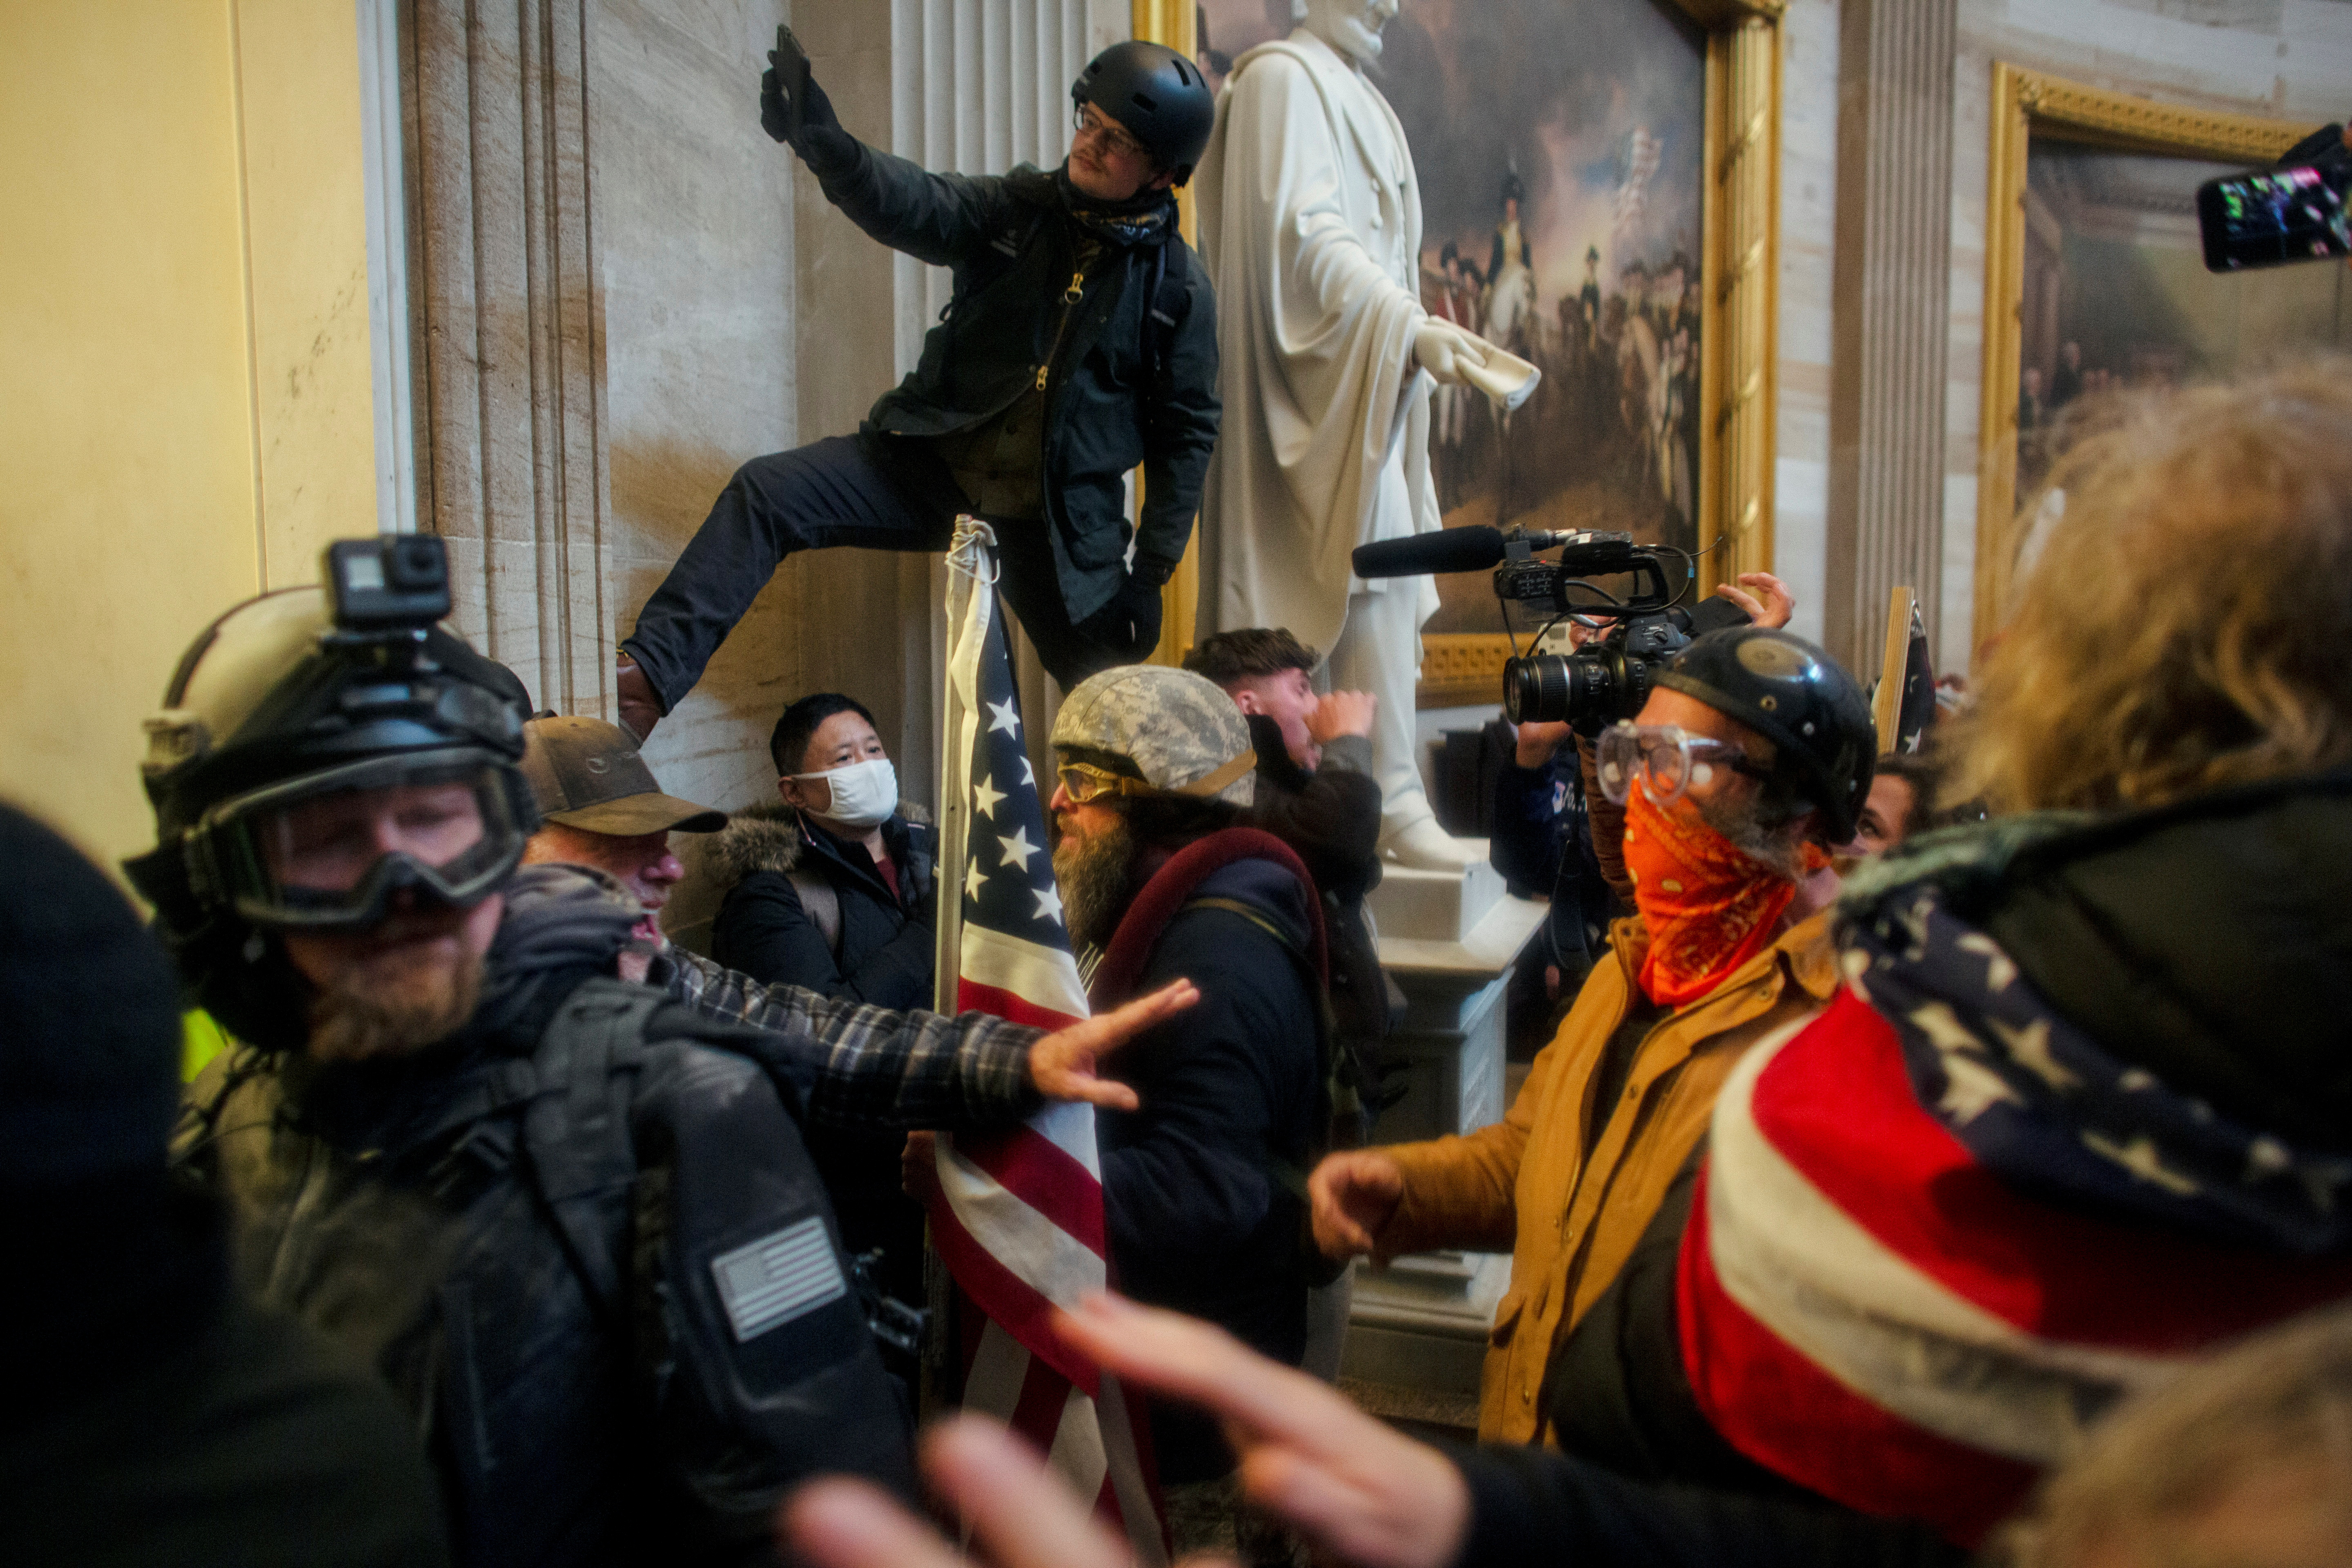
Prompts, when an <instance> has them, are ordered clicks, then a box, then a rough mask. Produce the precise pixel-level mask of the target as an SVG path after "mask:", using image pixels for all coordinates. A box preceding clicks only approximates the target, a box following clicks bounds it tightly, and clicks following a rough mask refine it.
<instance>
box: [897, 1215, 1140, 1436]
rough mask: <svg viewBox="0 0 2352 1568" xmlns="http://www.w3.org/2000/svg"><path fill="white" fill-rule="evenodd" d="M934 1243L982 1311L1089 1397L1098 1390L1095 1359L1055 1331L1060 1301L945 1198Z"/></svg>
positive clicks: (935, 1223) (933, 1222)
mask: <svg viewBox="0 0 2352 1568" xmlns="http://www.w3.org/2000/svg"><path fill="white" fill-rule="evenodd" d="M931 1246H932V1247H934V1248H936V1249H937V1250H938V1252H939V1255H940V1260H941V1261H943V1262H944V1263H946V1264H947V1266H948V1271H949V1272H950V1274H951V1275H953V1276H954V1277H955V1281H956V1283H957V1284H959V1285H961V1286H962V1287H963V1288H964V1290H965V1291H966V1292H967V1293H968V1294H969V1295H970V1296H971V1299H972V1300H973V1301H975V1302H977V1303H978V1304H979V1306H980V1310H982V1311H983V1312H985V1313H987V1314H988V1315H989V1316H990V1317H992V1318H993V1319H995V1320H996V1321H997V1322H999V1323H1000V1324H1002V1325H1003V1329H1004V1331H1005V1332H1006V1333H1008V1334H1011V1335H1012V1336H1013V1339H1014V1340H1015V1341H1017V1342H1019V1343H1020V1344H1021V1346H1022V1348H1023V1349H1024V1350H1026V1351H1027V1352H1029V1353H1030V1354H1031V1355H1033V1356H1036V1357H1039V1358H1040V1359H1042V1360H1044V1361H1045V1362H1047V1363H1051V1364H1052V1365H1053V1367H1054V1368H1055V1370H1056V1371H1058V1372H1059V1373H1061V1374H1062V1375H1063V1376H1064V1377H1066V1378H1068V1379H1069V1380H1070V1381H1071V1382H1072V1383H1075V1384H1077V1385H1078V1386H1079V1387H1080V1388H1082V1389H1084V1390H1085V1391H1086V1393H1087V1397H1088V1398H1092V1397H1093V1396H1094V1394H1095V1390H1096V1389H1097V1387H1098V1386H1099V1383H1098V1379H1097V1373H1096V1370H1095V1366H1094V1363H1091V1362H1089V1361H1087V1359H1086V1358H1085V1357H1084V1356H1082V1355H1079V1354H1078V1353H1077V1352H1075V1351H1073V1350H1071V1349H1070V1347H1069V1346H1067V1345H1066V1344H1064V1343H1063V1342H1062V1341H1061V1336H1059V1335H1058V1334H1056V1333H1055V1332H1054V1327H1053V1313H1054V1304H1053V1303H1052V1302H1051V1301H1048V1300H1045V1297H1043V1296H1041V1295H1039V1294H1038V1293H1037V1292H1036V1290H1035V1289H1033V1288H1032V1287H1031V1286H1030V1284H1029V1282H1028V1281H1027V1280H1025V1279H1022V1278H1021V1276H1019V1275H1018V1274H1015V1273H1013V1270H1011V1269H1010V1268H1006V1267H1005V1266H1004V1265H1003V1264H1002V1263H999V1262H998V1261H997V1260H996V1258H995V1256H994V1255H993V1254H992V1253H991V1252H990V1251H989V1250H988V1248H986V1247H982V1246H981V1244H980V1243H979V1242H978V1241H976V1240H975V1239H973V1237H972V1234H971V1232H970V1231H968V1230H966V1229H964V1227H963V1225H962V1223H961V1221H959V1220H958V1219H957V1218H956V1217H955V1213H954V1211H953V1210H952V1209H950V1207H949V1206H948V1205H947V1204H946V1202H945V1201H944V1200H942V1201H940V1202H939V1203H936V1204H934V1205H932V1206H931Z"/></svg>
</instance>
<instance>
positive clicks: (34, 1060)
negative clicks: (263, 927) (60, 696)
mask: <svg viewBox="0 0 2352 1568" xmlns="http://www.w3.org/2000/svg"><path fill="white" fill-rule="evenodd" d="M0 865H5V866H6V867H7V868H9V871H10V873H11V881H12V883H13V884H14V889H15V896H14V897H12V898H9V899H7V900H5V901H0V1020H5V1021H4V1022H0V1191H5V1192H11V1193H21V1192H23V1191H25V1190H26V1189H28V1188H53V1187H62V1186H68V1185H72V1184H78V1183H82V1182H87V1181H91V1180H95V1179H100V1178H108V1177H119V1176H122V1175H130V1174H136V1173H142V1172H152V1173H157V1174H160V1173H162V1171H163V1153H164V1146H165V1144H166V1143H167V1142H169V1140H170V1138H171V1134H172V1123H173V1118H174V1117H175V1115H176V1114H177V1108H178V1104H179V1097H180V1072H179V1063H180V1038H181V1033H180V1005H179V997H178V988H177V986H176V985H175V984H174V982H173V973H172V966H171V963H170V961H169V960H168V959H166V958H165V957H164V956H163V948H162V947H160V946H159V945H158V944H157V943H156V942H155V940H154V939H153V938H152V937H151V936H150V935H148V933H147V931H146V928H145V927H144V926H142V924H141V923H140V920H139V917H138V915H137V914H136V913H135V912H133V910H131V902H130V900H128V899H125V898H124V897H123V896H122V894H121V892H120V891H119V890H117V889H116V888H115V886H114V884H113V883H112V882H110V881H108V880H107V879H106V876H105V874H104V873H103V872H101V871H100V870H99V868H97V867H96V866H93V865H91V864H90V862H89V859H88V858H85V857H84V856H83V855H82V854H81V853H80V852H79V850H77V849H75V848H74V847H73V846H72V845H70V844H68V843H67V842H66V841H65V840H64V839H62V838H60V837H58V836H57V835H56V834H55V833H52V832H51V831H49V829H47V827H44V826H41V825H40V824H39V823H38V822H36V821H34V820H33V819H32V818H31V817H29V816H26V815H25V814H24V813H23V812H22V811H19V810H16V808H15V807H13V806H8V805H0Z"/></svg>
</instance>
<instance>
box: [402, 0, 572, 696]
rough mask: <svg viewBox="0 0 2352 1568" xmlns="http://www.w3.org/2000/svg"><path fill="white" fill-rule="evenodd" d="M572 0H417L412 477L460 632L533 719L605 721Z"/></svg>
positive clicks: (413, 74)
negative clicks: (418, 341)
mask: <svg viewBox="0 0 2352 1568" xmlns="http://www.w3.org/2000/svg"><path fill="white" fill-rule="evenodd" d="M586 13H587V6H586V4H585V0H471V3H467V0H416V3H415V7H414V10H413V13H412V23H411V28H412V31H411V38H410V41H411V44H412V47H413V51H414V52H413V54H412V57H411V63H412V66H413V68H412V70H411V71H410V72H409V73H408V81H409V83H410V84H411V85H410V91H411V93H412V94H413V101H414V103H415V135H416V140H417V157H416V158H415V165H414V166H415V179H416V184H417V192H418V198H419V199H418V203H417V205H416V207H415V210H414V217H413V221H414V222H415V225H416V226H417V234H418V240H419V243H418V245H417V247H416V248H417V251H418V252H419V255H418V258H417V259H418V263H419V265H418V270H417V274H416V276H415V277H414V278H413V279H411V281H412V284H413V285H414V286H415V290H416V308H417V309H418V310H421V312H422V315H423V320H424V323H425V332H424V338H425V353H424V371H423V374H421V375H420V376H419V377H418V378H417V380H418V383H419V384H418V387H417V397H418V402H419V405H420V407H421V411H422V412H421V416H420V420H419V422H420V424H421V425H422V426H424V439H423V441H422V442H421V443H420V450H419V452H418V454H417V462H416V466H417V468H418V470H419V471H418V489H419V491H420V492H421V496H422V500H423V510H424V511H425V521H426V525H427V526H428V527H429V528H431V530H432V531H435V532H436V533H438V534H440V535H441V537H442V538H443V539H445V540H446V541H447V542H448V544H449V553H450V567H451V574H452V577H453V582H452V589H453V594H454V597H455V600H456V612H455V615H454V616H453V617H452V620H453V622H454V624H455V625H456V626H457V629H458V630H460V631H461V632H463V633H464V634H465V635H466V636H467V637H468V638H469V639H471V640H472V641H473V642H474V643H475V644H476V646H478V647H480V648H482V649H483V651H485V652H487V653H488V654H489V655H490V656H491V657H492V658H498V659H500V660H502V661H504V662H505V663H506V664H507V665H509V666H510V667H511V668H513V669H514V671H515V673H516V674H517V675H519V676H520V677H521V678H522V679H523V681H524V683H525V684H526V685H528V686H529V687H530V689H531V692H532V694H533V695H534V696H535V697H537V698H538V700H540V702H541V704H542V705H544V706H548V707H553V708H557V709H561V710H564V711H566V712H575V713H593V714H599V715H609V713H610V710H611V707H610V705H611V682H612V674H611V668H612V650H613V644H614V613H613V606H612V605H611V604H610V603H609V602H608V599H607V592H606V584H607V582H608V565H609V559H608V548H607V542H606V537H605V531H604V526H603V522H604V517H605V516H606V515H607V513H608V511H609V506H608V503H607V500H606V495H605V488H606V474H605V468H604V414H603V409H602V406H601V405H600V396H599V395H600V391H601V383H602V380H603V376H602V370H603V366H602V356H603V352H604V345H603V343H602V342H601V341H600V336H599V332H598V324H597V320H596V309H595V300H594V298H593V286H592V279H593V265H592V260H591V247H590V226H589V166H588V113H587V100H586V95H585V91H584V83H585V61H584V43H585V37H586V24H587V16H586Z"/></svg>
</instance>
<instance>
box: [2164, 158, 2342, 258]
mask: <svg viewBox="0 0 2352 1568" xmlns="http://www.w3.org/2000/svg"><path fill="white" fill-rule="evenodd" d="M2347 197H2352V147H2347V146H2346V145H2345V141H2344V127H2343V126H2341V125H2328V126H2323V127H2322V128H2321V129H2319V130H2317V131H2315V132H2312V133H2311V134H2310V135H2309V136H2306V137H2305V138H2304V139H2303V140H2302V141H2301V142H2296V143H2295V144H2294V146H2293V147H2291V148H2289V149H2287V153H2286V156H2284V158H2281V159H2280V160H2279V161H2278V162H2277V163H2275V164H2273V166H2272V167H2270V168H2268V169H2260V170H2256V171H2254V172H2253V173H2252V174H2224V175H2222V176H2221V178H2220V179H2216V180H2208V181H2206V182H2205V183H2204V184H2201V185H2200V186H2198V187H2197V227H2198V231H2199V233H2200V236H2201V237H2202V238H2203V239H2204V242H2205V267H2206V269H2207V270H2208V271H2211V272H2235V271H2239V270H2241V269H2242V268H2249V267H2279V266H2284V264H2286V263H2287V262H2290V261H2317V260H2323V259H2326V258H2336V257H2345V256H2352V209H2347Z"/></svg>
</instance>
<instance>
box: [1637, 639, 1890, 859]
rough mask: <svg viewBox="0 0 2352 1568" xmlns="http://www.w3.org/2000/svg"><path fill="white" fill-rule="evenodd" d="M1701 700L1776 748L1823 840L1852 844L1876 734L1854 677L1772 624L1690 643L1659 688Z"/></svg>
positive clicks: (1776, 760)
mask: <svg viewBox="0 0 2352 1568" xmlns="http://www.w3.org/2000/svg"><path fill="white" fill-rule="evenodd" d="M1655 683H1656V684H1657V685H1659V686H1664V687H1671V688H1672V689H1675V690H1676V691H1679V692H1682V693H1683V694H1684V695H1685V696H1688V697H1695V698H1696V699H1697V700H1700V701H1701V702H1704V703H1706V705H1707V706H1708V707H1710V708H1712V709H1714V710H1717V712H1719V713H1723V714H1726V715H1727V716H1729V717H1731V718H1733V719H1736V720H1738V721H1739V722H1740V723H1742V724H1745V725H1747V726H1748V728H1749V729H1751V730H1753V731H1756V732H1757V733H1758V734H1759V735H1761V736H1763V737H1764V738H1765V739H1766V740H1768V741H1769V742H1772V747H1773V752H1774V755H1773V761H1772V765H1773V768H1774V770H1775V771H1776V772H1780V773H1786V774H1788V775H1789V776H1790V777H1791V778H1792V779H1793V780H1794V781H1795V783H1796V785H1797V792H1798V794H1799V795H1801V796H1802V797H1803V798H1804V799H1806V800H1809V801H1811V803H1812V804H1813V805H1815V806H1817V807H1819V808H1820V810H1821V814H1822V835H1823V837H1824V838H1825V839H1826V840H1827V841H1828V842H1829V843H1832V844H1843V843H1844V842H1845V841H1846V840H1847V839H1849V838H1852V837H1853V829H1854V824H1855V823H1856V822H1857V821H1859V820H1860V819H1861V816H1862V807H1863V803H1864V801H1865V800H1867V799H1868V798H1869V797H1870V774H1871V770H1872V768H1873V767H1874V766H1875V765H1876V763H1877V759H1878V731H1877V728H1876V727H1875V726H1874V724H1873V723H1872V722H1871V717H1870V704H1869V702H1868V701H1867V700H1864V697H1863V695H1862V689H1861V688H1860V687H1858V686H1856V685H1855V684H1854V683H1853V677H1852V676H1850V675H1848V674H1847V673H1846V672H1845V671H1844V670H1843V669H1842V668H1839V667H1838V664H1837V661H1836V660H1834V659H1832V658H1830V656H1829V655H1828V654H1826V653H1823V652H1822V650H1821V649H1820V648H1818V647H1814V646H1813V645H1812V644H1811V643H1809V642H1807V641H1806V640H1805V639H1804V638H1802V637H1797V636H1795V635H1794V634H1792V633H1790V632H1785V631H1780V630H1777V629H1775V628H1773V627H1769V626H1727V627H1725V628H1724V629H1723V630H1721V631H1713V632H1708V633H1707V634H1706V636H1704V637H1696V638H1693V639H1692V641H1691V644H1690V646H1689V647H1685V648H1684V649H1683V651H1682V652H1681V653H1679V654H1677V655H1675V660H1674V662H1673V663H1672V664H1670V665H1668V666H1667V667H1666V668H1664V669H1663V670H1661V671H1659V672H1658V676H1657V679H1656V682H1655Z"/></svg>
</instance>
